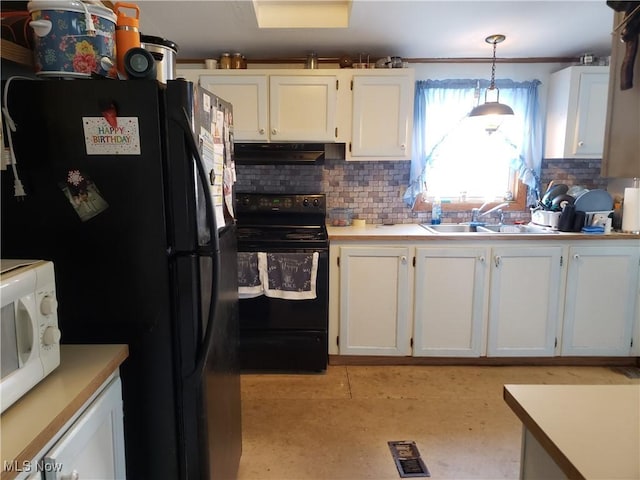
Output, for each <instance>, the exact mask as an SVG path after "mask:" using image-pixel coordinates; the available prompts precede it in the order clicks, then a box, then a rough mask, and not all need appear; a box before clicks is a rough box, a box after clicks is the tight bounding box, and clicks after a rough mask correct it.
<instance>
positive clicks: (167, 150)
mask: <svg viewBox="0 0 640 480" xmlns="http://www.w3.org/2000/svg"><path fill="white" fill-rule="evenodd" d="M3 87H4V91H5V98H6V107H7V111H8V113H9V115H10V119H8V118H5V119H4V126H5V131H6V134H7V135H10V136H11V138H10V139H9V138H6V140H7V141H6V142H5V143H7V144H9V145H10V146H11V147H12V149H13V152H14V156H15V160H16V163H15V164H14V165H10V166H9V168H8V169H6V170H3V171H2V172H1V177H2V207H1V209H2V211H1V241H2V244H1V252H2V257H3V258H38V259H47V260H52V261H53V262H54V267H55V272H56V288H57V297H58V317H59V326H60V330H61V332H62V343H63V344H65V343H68V344H77V343H85V344H100V343H126V344H128V345H129V358H128V359H127V360H126V361H125V362H124V363H123V365H122V366H121V377H122V383H123V406H124V423H125V425H124V426H125V453H126V465H127V477H128V478H130V479H146V478H148V479H151V478H157V479H160V478H166V479H198V480H199V479H209V478H213V479H228V478H234V477H235V476H236V472H237V468H238V463H239V459H240V455H241V450H242V441H241V415H240V377H239V368H238V356H237V351H238V350H237V349H238V322H237V316H238V312H237V310H238V309H237V305H238V302H237V298H238V295H237V290H238V289H237V260H236V257H237V253H236V252H237V247H236V233H235V222H234V220H233V207H234V206H233V194H232V189H233V181H234V180H235V176H234V167H233V114H232V107H231V105H230V104H228V103H226V102H224V101H223V100H222V99H220V98H217V97H216V96H214V95H213V94H210V93H209V92H207V91H206V90H204V89H201V88H199V87H197V86H195V85H194V84H192V83H191V82H187V81H184V80H171V81H168V82H167V84H166V85H163V84H160V83H158V82H156V81H152V80H149V81H147V80H139V81H138V80H129V81H118V80H105V79H91V80H89V79H71V80H59V79H47V80H23V79H10V80H9V81H8V85H7V82H5V83H4V85H3ZM3 103H4V101H3ZM14 127H15V128H14ZM9 140H10V141H9ZM23 191H24V192H23ZM16 193H17V194H18V195H17V196H16ZM22 193H24V195H22Z"/></svg>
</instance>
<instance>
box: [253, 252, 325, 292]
mask: <svg viewBox="0 0 640 480" xmlns="http://www.w3.org/2000/svg"><path fill="white" fill-rule="evenodd" d="M258 271H259V272H260V281H261V283H262V287H263V288H264V294H265V295H266V296H267V297H272V298H282V299H285V300H310V299H314V298H316V278H317V274H318V252H313V253H264V252H259V253H258Z"/></svg>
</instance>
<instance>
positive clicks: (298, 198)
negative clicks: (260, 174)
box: [236, 193, 326, 213]
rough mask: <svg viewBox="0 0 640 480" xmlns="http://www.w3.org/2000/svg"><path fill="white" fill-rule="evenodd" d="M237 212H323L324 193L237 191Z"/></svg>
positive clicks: (324, 203) (324, 210)
mask: <svg viewBox="0 0 640 480" xmlns="http://www.w3.org/2000/svg"><path fill="white" fill-rule="evenodd" d="M236 208H237V210H238V212H239V213H240V212H283V213H297V212H299V213H312V212H314V213H325V212H326V198H325V195H324V194H310V195H292V194H278V193H273V194H272V193H269V194H267V193H238V194H236Z"/></svg>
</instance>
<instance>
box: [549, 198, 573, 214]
mask: <svg viewBox="0 0 640 480" xmlns="http://www.w3.org/2000/svg"><path fill="white" fill-rule="evenodd" d="M573 202H575V198H573V197H572V196H571V195H567V194H566V193H565V194H563V195H558V196H556V197H553V200H552V201H551V210H553V211H554V212H559V211H561V210H562V209H563V208H564V207H565V205H573Z"/></svg>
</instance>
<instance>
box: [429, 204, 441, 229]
mask: <svg viewBox="0 0 640 480" xmlns="http://www.w3.org/2000/svg"><path fill="white" fill-rule="evenodd" d="M441 221H442V203H441V202H440V197H436V198H434V200H433V205H432V206H431V225H439V224H440V222H441Z"/></svg>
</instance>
